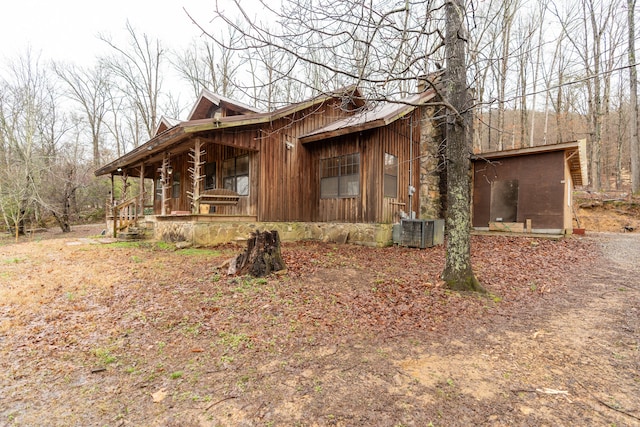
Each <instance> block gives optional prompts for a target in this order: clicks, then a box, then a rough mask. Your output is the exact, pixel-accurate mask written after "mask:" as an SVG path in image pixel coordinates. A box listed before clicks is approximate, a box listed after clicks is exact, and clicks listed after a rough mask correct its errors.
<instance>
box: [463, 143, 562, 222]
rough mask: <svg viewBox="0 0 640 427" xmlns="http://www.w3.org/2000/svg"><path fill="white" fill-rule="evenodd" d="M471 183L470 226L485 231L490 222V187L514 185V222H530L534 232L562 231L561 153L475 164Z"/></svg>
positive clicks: (477, 162) (475, 162)
mask: <svg viewBox="0 0 640 427" xmlns="http://www.w3.org/2000/svg"><path fill="white" fill-rule="evenodd" d="M473 165H474V172H473V173H474V180H473V183H474V185H473V226H474V227H487V226H488V224H489V222H490V221H495V218H491V183H492V182H495V181H510V180H517V181H518V187H519V188H518V201H517V203H518V206H517V220H516V221H517V222H525V220H527V219H530V220H531V224H532V227H533V228H534V229H559V230H563V229H565V206H564V205H565V193H566V188H567V187H566V185H567V183H566V176H565V160H564V152H563V151H556V152H550V153H540V154H532V155H526V156H518V157H508V158H499V159H494V160H491V161H490V162H487V161H485V160H476V161H474V163H473Z"/></svg>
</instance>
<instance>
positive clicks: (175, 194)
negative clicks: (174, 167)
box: [171, 172, 180, 199]
mask: <svg viewBox="0 0 640 427" xmlns="http://www.w3.org/2000/svg"><path fill="white" fill-rule="evenodd" d="M171 197H172V198H174V199H178V198H180V172H174V173H173V182H172V185H171Z"/></svg>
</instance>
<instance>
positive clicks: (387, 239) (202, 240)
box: [153, 219, 392, 246]
mask: <svg viewBox="0 0 640 427" xmlns="http://www.w3.org/2000/svg"><path fill="white" fill-rule="evenodd" d="M153 230H154V232H153V234H154V239H156V240H163V241H168V242H180V241H185V242H190V243H192V244H193V245H195V246H213V245H217V244H221V243H229V242H235V241H243V240H246V239H247V238H249V236H250V235H251V233H252V232H254V231H257V230H260V231H263V230H277V231H278V234H279V235H280V239H281V240H282V241H285V242H286V241H298V240H318V241H324V242H336V243H353V244H359V245H366V246H388V245H390V244H391V243H392V236H391V232H392V224H350V223H320V222H198V221H193V220H188V219H184V220H180V221H178V220H173V221H166V220H164V221H156V222H154V224H153Z"/></svg>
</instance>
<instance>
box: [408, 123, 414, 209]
mask: <svg viewBox="0 0 640 427" xmlns="http://www.w3.org/2000/svg"><path fill="white" fill-rule="evenodd" d="M407 190H408V193H409V212H408V214H409V218H410V219H415V215H414V212H413V202H412V199H413V193H415V191H416V188H415V187H414V186H413V113H412V114H411V116H410V118H409V187H408V188H407Z"/></svg>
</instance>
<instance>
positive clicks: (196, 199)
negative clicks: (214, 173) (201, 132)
mask: <svg viewBox="0 0 640 427" xmlns="http://www.w3.org/2000/svg"><path fill="white" fill-rule="evenodd" d="M204 154H205V152H204V150H203V149H202V141H201V140H200V138H196V139H195V145H194V147H193V148H192V149H191V152H190V153H189V157H190V160H189V162H190V163H193V166H191V167H190V168H189V172H191V191H187V194H189V195H190V196H191V204H192V205H193V208H192V209H191V213H192V214H194V215H198V214H199V213H200V182H201V181H202V179H203V178H204V175H203V174H202V165H203V164H204V162H203V161H202V156H203V155H204Z"/></svg>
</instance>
